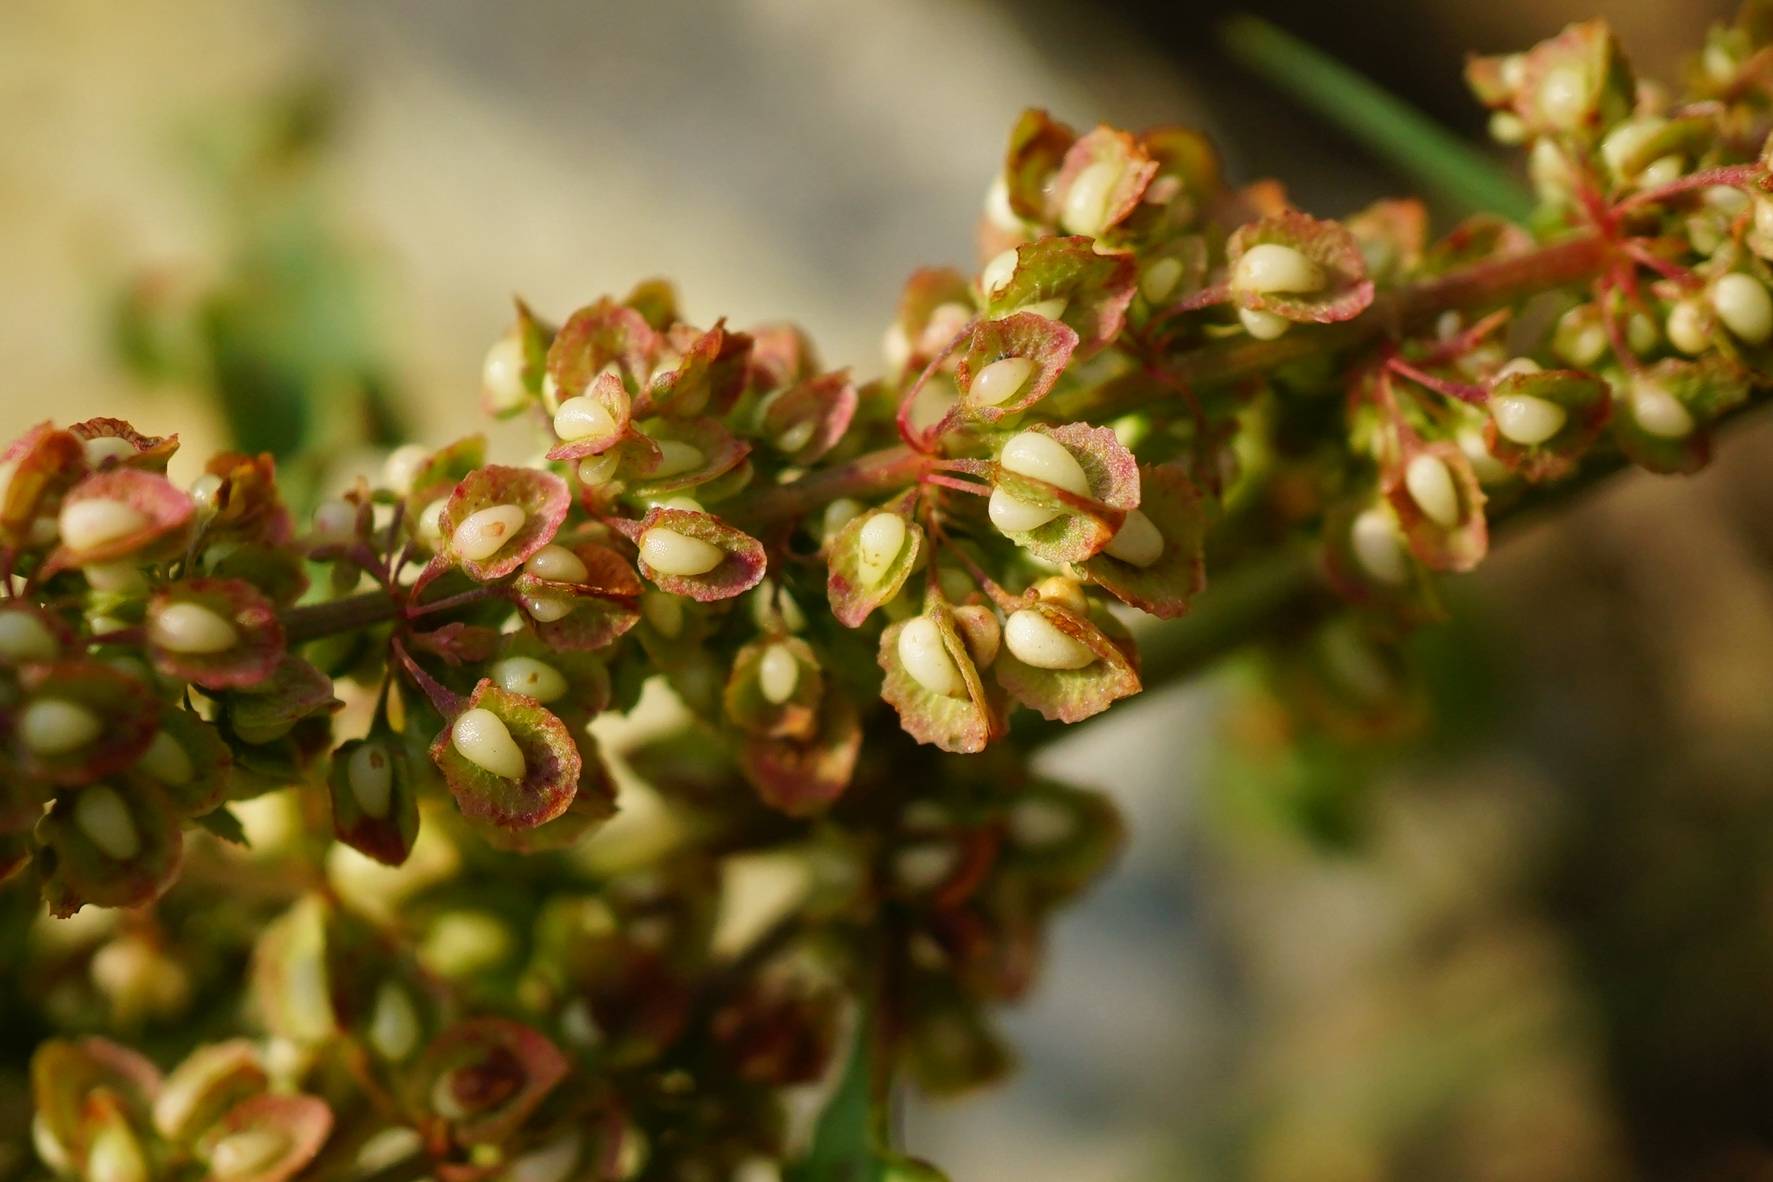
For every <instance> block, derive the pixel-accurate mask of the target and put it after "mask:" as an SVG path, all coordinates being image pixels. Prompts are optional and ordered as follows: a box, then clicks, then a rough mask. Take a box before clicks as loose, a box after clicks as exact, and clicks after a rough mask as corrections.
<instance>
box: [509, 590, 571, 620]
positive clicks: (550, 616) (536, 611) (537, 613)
mask: <svg viewBox="0 0 1773 1182" xmlns="http://www.w3.org/2000/svg"><path fill="white" fill-rule="evenodd" d="M578 606H579V603H578V600H576V599H566V598H564V597H561V596H558V595H525V596H524V597H523V610H525V611H527V612H528V613H529V614H530V617H531V618H532V619H534V620H535V621H536V622H538V623H542V624H552V623H553V622H554V621H556V620H564V619H566V617H568V616H570V615H572V614H573V609H574V608H576V607H578Z"/></svg>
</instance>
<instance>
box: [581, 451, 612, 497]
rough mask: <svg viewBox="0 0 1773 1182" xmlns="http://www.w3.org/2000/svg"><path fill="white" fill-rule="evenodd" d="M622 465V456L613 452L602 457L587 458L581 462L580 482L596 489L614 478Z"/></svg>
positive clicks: (607, 452)
mask: <svg viewBox="0 0 1773 1182" xmlns="http://www.w3.org/2000/svg"><path fill="white" fill-rule="evenodd" d="M621 465H622V457H621V455H620V454H618V453H617V452H615V451H613V450H612V451H606V452H604V453H603V454H602V455H600V456H586V457H585V458H584V459H582V460H580V461H579V469H578V471H579V480H580V481H581V482H583V483H584V484H587V485H590V486H591V487H592V488H595V487H597V486H598V485H600V484H602V483H603V482H604V481H606V480H608V479H609V478H610V477H612V476H614V475H615V474H616V469H617V468H619V467H621Z"/></svg>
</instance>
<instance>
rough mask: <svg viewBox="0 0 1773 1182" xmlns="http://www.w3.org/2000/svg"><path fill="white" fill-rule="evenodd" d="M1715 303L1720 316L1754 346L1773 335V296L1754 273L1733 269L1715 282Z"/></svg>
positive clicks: (1713, 300)
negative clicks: (1749, 273)
mask: <svg viewBox="0 0 1773 1182" xmlns="http://www.w3.org/2000/svg"><path fill="white" fill-rule="evenodd" d="M1711 306H1712V307H1713V308H1714V309H1716V311H1717V314H1718V319H1719V320H1722V321H1723V322H1724V327H1725V328H1727V329H1729V330H1730V331H1731V332H1732V333H1734V334H1735V335H1736V336H1737V337H1738V338H1740V339H1741V340H1742V341H1744V342H1745V343H1747V344H1750V345H1763V344H1766V342H1767V339H1768V338H1769V337H1773V296H1769V295H1768V294H1767V288H1766V285H1765V284H1763V283H1762V282H1761V281H1760V280H1759V279H1756V278H1755V277H1754V276H1753V275H1745V274H1743V273H1742V272H1740V271H1732V272H1731V273H1730V274H1728V275H1725V276H1724V277H1723V278H1721V279H1719V280H1718V281H1717V282H1716V283H1715V284H1713V285H1712V289H1711Z"/></svg>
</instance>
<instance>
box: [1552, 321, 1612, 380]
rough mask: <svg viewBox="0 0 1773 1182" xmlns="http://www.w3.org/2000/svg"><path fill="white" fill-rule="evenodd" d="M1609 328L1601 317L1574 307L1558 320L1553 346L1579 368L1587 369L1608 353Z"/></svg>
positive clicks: (1567, 360) (1566, 359) (1559, 354)
mask: <svg viewBox="0 0 1773 1182" xmlns="http://www.w3.org/2000/svg"><path fill="white" fill-rule="evenodd" d="M1607 347H1608V344H1607V330H1606V328H1605V327H1603V326H1602V324H1601V322H1600V320H1599V319H1597V318H1596V317H1594V316H1589V315H1585V314H1583V311H1582V309H1580V308H1572V309H1571V310H1570V311H1568V312H1566V313H1564V315H1563V316H1562V317H1561V318H1560V319H1559V320H1558V327H1557V332H1556V333H1555V334H1554V336H1553V338H1552V348H1554V349H1555V350H1557V354H1558V356H1559V357H1562V358H1563V359H1564V360H1565V361H1566V362H1568V363H1569V364H1571V365H1574V366H1575V367H1576V368H1578V369H1587V368H1588V367H1589V366H1591V365H1593V364H1595V363H1596V362H1597V361H1599V360H1600V359H1601V358H1602V357H1604V356H1605V355H1606V353H1607Z"/></svg>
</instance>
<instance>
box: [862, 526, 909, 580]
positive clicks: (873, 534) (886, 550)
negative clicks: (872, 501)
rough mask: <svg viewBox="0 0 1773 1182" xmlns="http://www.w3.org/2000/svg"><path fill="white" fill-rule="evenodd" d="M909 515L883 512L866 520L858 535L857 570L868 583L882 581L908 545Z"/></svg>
mask: <svg viewBox="0 0 1773 1182" xmlns="http://www.w3.org/2000/svg"><path fill="white" fill-rule="evenodd" d="M905 533H906V530H905V519H904V518H903V517H900V516H899V515H898V514H897V513H892V512H885V511H883V512H880V513H876V514H874V515H873V516H871V517H869V518H868V520H867V521H865V522H863V523H862V531H861V533H860V534H859V535H858V537H857V542H858V549H857V552H856V566H857V573H858V574H859V575H860V576H861V579H862V582H863V583H864V584H866V585H868V586H873V585H874V584H876V583H878V582H880V580H881V579H882V578H883V577H884V576H885V575H886V573H887V571H888V570H889V569H890V568H891V567H892V565H893V562H894V560H895V559H897V558H898V557H899V552H900V551H902V550H904V549H905Z"/></svg>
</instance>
